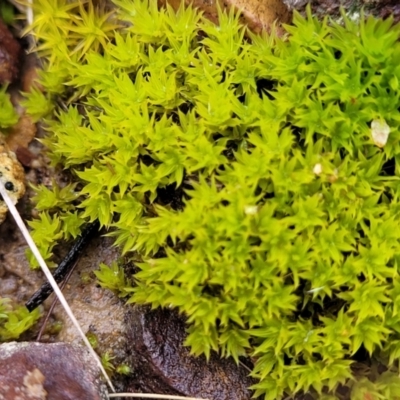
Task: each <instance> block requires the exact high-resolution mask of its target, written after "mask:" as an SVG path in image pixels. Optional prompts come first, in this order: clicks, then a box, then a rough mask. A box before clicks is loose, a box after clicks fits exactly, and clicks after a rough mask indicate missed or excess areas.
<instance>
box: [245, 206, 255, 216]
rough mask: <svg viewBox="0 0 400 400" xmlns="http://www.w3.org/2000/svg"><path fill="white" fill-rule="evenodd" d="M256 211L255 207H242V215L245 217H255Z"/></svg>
mask: <svg viewBox="0 0 400 400" xmlns="http://www.w3.org/2000/svg"><path fill="white" fill-rule="evenodd" d="M257 211H258V207H257V206H245V207H244V213H245V214H246V215H256V214H257Z"/></svg>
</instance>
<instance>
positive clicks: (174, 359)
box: [127, 306, 255, 400]
mask: <svg viewBox="0 0 400 400" xmlns="http://www.w3.org/2000/svg"><path fill="white" fill-rule="evenodd" d="M127 331H128V344H129V346H130V352H131V364H132V365H133V370H134V371H135V375H134V376H133V377H132V378H131V381H130V383H129V384H128V388H127V391H130V392H145V393H146V392H147V393H160V394H173V395H181V396H190V397H197V398H203V399H204V398H207V399H210V400H248V399H250V398H251V396H252V392H251V391H250V390H249V389H248V388H249V386H251V385H252V384H254V383H255V382H254V381H253V380H252V379H251V378H250V377H249V376H248V374H249V369H248V368H246V366H245V365H244V364H239V365H237V364H236V363H235V361H234V360H233V359H231V358H220V357H219V356H218V354H216V353H212V354H211V356H210V360H209V361H207V360H206V358H205V357H204V356H200V357H194V356H192V355H191V354H190V349H189V348H188V347H185V346H184V345H183V342H184V340H185V338H186V332H185V318H184V317H182V316H181V315H179V314H178V313H177V312H176V311H174V310H170V309H157V310H150V308H148V307H139V306H135V307H133V309H132V311H130V312H129V314H128V316H127ZM243 362H246V363H247V362H248V360H243ZM249 367H250V368H251V363H250V364H249Z"/></svg>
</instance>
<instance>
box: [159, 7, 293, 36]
mask: <svg viewBox="0 0 400 400" xmlns="http://www.w3.org/2000/svg"><path fill="white" fill-rule="evenodd" d="M166 3H169V4H170V5H171V6H172V7H173V8H174V9H178V7H179V5H180V3H181V1H180V0H159V5H161V6H164V5H165V4H166ZM185 4H186V5H188V4H193V6H194V7H195V8H198V9H199V10H202V11H203V13H204V16H205V17H207V18H208V19H210V20H211V21H212V22H214V23H218V5H219V6H221V8H226V9H228V10H229V9H230V8H232V7H233V8H234V9H235V10H236V11H239V12H240V13H241V22H242V23H243V24H245V25H247V26H248V27H249V29H250V30H251V31H253V32H254V33H260V32H261V31H270V30H271V27H272V25H273V24H274V23H275V22H276V23H277V25H278V26H280V25H281V24H284V23H289V22H290V21H291V15H292V14H291V12H290V10H289V9H288V7H287V6H286V5H285V4H284V2H283V1H282V0H185Z"/></svg>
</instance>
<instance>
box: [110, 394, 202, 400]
mask: <svg viewBox="0 0 400 400" xmlns="http://www.w3.org/2000/svg"><path fill="white" fill-rule="evenodd" d="M108 397H110V398H113V397H135V398H139V397H143V398H145V399H167V400H209V399H203V398H202V399H200V398H198V397H185V396H174V395H172V394H153V393H150V394H149V393H109V394H108Z"/></svg>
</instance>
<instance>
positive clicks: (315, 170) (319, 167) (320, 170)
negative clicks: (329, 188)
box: [313, 163, 322, 175]
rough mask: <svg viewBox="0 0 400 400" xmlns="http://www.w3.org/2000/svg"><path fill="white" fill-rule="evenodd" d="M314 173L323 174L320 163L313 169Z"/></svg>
mask: <svg viewBox="0 0 400 400" xmlns="http://www.w3.org/2000/svg"><path fill="white" fill-rule="evenodd" d="M313 172H314V174H315V175H320V174H321V172H322V165H321V164H320V163H318V164H315V165H314V168H313Z"/></svg>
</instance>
